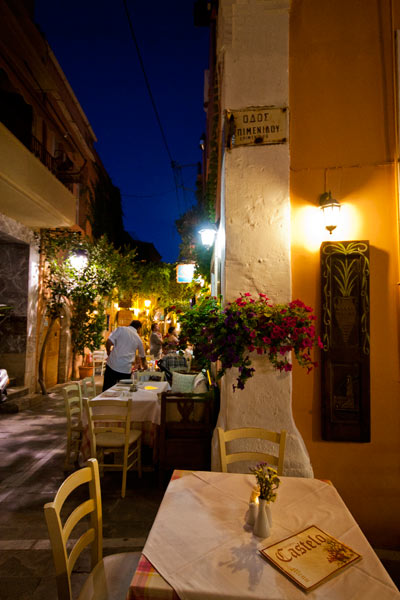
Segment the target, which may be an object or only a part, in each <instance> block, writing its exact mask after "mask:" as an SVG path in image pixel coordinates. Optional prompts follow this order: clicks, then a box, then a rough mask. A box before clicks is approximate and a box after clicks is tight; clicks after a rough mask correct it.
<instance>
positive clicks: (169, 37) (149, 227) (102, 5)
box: [35, 0, 209, 262]
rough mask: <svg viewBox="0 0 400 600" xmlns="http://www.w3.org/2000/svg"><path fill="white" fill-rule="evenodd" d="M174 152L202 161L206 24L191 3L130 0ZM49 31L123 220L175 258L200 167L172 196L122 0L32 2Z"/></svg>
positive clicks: (186, 174) (185, 172) (186, 171)
mask: <svg viewBox="0 0 400 600" xmlns="http://www.w3.org/2000/svg"><path fill="white" fill-rule="evenodd" d="M127 3H128V7H129V12H130V15H131V19H132V23H133V27H134V30H135V33H136V38H137V41H138V44H139V47H140V51H141V54H142V58H143V62H144V66H145V69H146V72H147V77H148V79H149V81H150V86H151V88H152V92H153V96H154V99H155V103H156V105H157V108H158V112H159V115H160V119H161V122H162V125H163V127H164V131H165V135H166V139H167V142H168V145H169V148H170V152H171V155H172V158H173V160H174V161H175V162H177V163H178V164H180V165H192V164H196V163H197V162H199V161H201V150H200V148H199V139H200V136H201V134H202V132H203V131H204V129H205V113H204V110H203V83H204V70H205V69H206V68H207V66H208V34H209V32H208V29H207V28H198V27H195V26H194V25H193V1H192V0H174V1H173V2H167V1H165V0H156V1H152V2H148V1H143V0H127ZM35 15H36V16H35V21H36V23H37V24H38V25H39V27H40V28H41V30H42V31H43V33H44V34H45V35H46V38H47V40H48V42H49V44H50V46H51V48H52V50H53V52H54V54H55V55H56V57H57V59H58V61H59V63H60V65H61V67H62V69H63V70H64V72H65V75H66V77H67V79H68V81H69V83H70V84H71V87H72V89H73V90H74V92H75V95H76V96H77V98H78V100H79V102H80V104H81V106H82V108H83V110H84V112H85V113H86V115H87V117H88V119H89V122H90V124H91V126H92V128H93V130H94V132H95V134H96V136H97V138H98V142H97V144H96V149H97V151H98V153H99V155H100V157H101V159H102V161H103V163H104V165H105V167H106V169H107V171H108V173H109V175H110V177H111V179H112V181H113V183H114V185H116V186H118V187H119V188H120V190H121V194H122V201H123V211H124V225H125V229H126V230H127V231H129V232H130V233H131V234H132V235H133V236H134V237H136V238H137V239H140V240H142V241H148V242H153V243H154V245H155V247H156V248H157V250H158V251H159V252H160V254H161V255H162V260H164V261H166V262H174V261H175V260H176V259H177V256H178V250H179V243H180V237H179V235H178V233H177V231H176V228H175V224H174V222H175V219H177V218H178V217H179V216H180V215H181V214H182V213H184V212H185V211H186V210H187V209H188V208H190V206H192V205H193V204H194V203H195V198H194V194H193V191H194V189H195V180H196V167H194V166H187V167H183V168H182V170H181V173H182V176H183V184H184V185H183V187H184V188H185V190H184V189H182V188H180V189H179V194H178V197H177V194H176V191H175V185H174V178H173V173H172V169H171V166H170V160H169V157H168V153H167V151H166V149H165V146H164V143H163V140H162V136H161V133H160V130H159V127H158V124H157V121H156V117H155V115H154V112H153V109H152V106H151V102H150V99H149V96H148V93H147V89H146V86H145V82H144V77H143V75H142V71H141V69H140V64H139V60H138V56H137V53H136V49H135V46H134V43H133V40H132V38H131V35H130V31H129V26H128V21H127V18H126V14H125V10H124V5H123V1H122V0H80V1H78V0H68V1H67V0H57V1H56V2H55V1H54V0H36V13H35Z"/></svg>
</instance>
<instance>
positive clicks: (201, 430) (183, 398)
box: [160, 392, 214, 472]
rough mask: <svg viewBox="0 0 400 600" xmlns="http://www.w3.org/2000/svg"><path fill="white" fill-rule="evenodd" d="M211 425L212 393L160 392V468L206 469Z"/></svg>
mask: <svg viewBox="0 0 400 600" xmlns="http://www.w3.org/2000/svg"><path fill="white" fill-rule="evenodd" d="M213 429H214V395H213V393H207V394H184V393H175V392H164V393H163V394H161V425H160V472H165V471H166V470H167V469H196V470H209V469H210V463H211V438H212V432H213Z"/></svg>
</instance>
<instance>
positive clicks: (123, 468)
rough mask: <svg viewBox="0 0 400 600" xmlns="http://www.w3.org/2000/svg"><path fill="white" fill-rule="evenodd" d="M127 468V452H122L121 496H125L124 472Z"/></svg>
mask: <svg viewBox="0 0 400 600" xmlns="http://www.w3.org/2000/svg"><path fill="white" fill-rule="evenodd" d="M127 470H128V452H124V458H123V467H122V487H121V498H125V492H126V473H127Z"/></svg>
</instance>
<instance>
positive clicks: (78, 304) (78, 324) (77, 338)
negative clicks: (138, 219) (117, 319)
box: [39, 229, 138, 380]
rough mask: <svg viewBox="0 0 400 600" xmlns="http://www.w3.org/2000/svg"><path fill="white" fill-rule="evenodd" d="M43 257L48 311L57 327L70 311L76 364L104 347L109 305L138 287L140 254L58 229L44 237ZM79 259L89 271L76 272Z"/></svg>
mask: <svg viewBox="0 0 400 600" xmlns="http://www.w3.org/2000/svg"><path fill="white" fill-rule="evenodd" d="M41 253H42V254H43V256H44V267H43V272H44V275H43V293H44V298H45V303H46V311H47V313H48V314H49V316H50V318H51V320H52V321H54V320H55V319H56V318H58V317H59V316H60V315H61V313H62V311H63V310H64V307H66V306H67V307H68V308H69V311H70V314H71V323H70V330H71V342H72V350H73V357H74V359H75V356H76V355H77V354H81V355H83V353H84V350H85V348H89V349H91V350H95V349H96V348H98V347H99V346H100V344H101V342H102V331H103V330H104V329H105V306H106V304H107V302H110V301H111V299H112V298H113V297H114V296H117V297H118V295H121V294H123V293H126V292H127V291H128V290H130V289H132V288H133V287H135V286H137V284H138V274H137V270H136V262H135V252H134V251H130V252H125V253H124V254H122V253H120V252H118V251H117V250H116V249H115V248H114V246H113V245H112V244H110V243H109V242H108V241H107V238H106V237H102V238H100V239H99V240H96V241H95V242H92V241H90V240H89V239H88V238H86V237H83V236H82V235H81V234H80V232H77V231H69V230H63V229H55V230H43V231H42V235H41ZM77 254H80V255H84V256H85V257H86V259H87V264H86V266H85V267H84V268H79V267H76V266H74V262H73V260H71V258H72V256H73V255H77ZM42 355H43V352H42ZM40 379H41V377H40V374H39V380H40Z"/></svg>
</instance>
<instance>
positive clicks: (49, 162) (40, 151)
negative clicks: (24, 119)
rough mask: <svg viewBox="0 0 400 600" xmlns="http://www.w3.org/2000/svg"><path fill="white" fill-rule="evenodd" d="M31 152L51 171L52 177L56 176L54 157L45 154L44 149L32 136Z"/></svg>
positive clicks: (47, 153)
mask: <svg viewBox="0 0 400 600" xmlns="http://www.w3.org/2000/svg"><path fill="white" fill-rule="evenodd" d="M31 151H32V152H33V154H34V155H35V156H37V158H38V159H39V160H40V161H41V162H42V163H43V164H44V165H45V166H46V167H47V168H48V169H49V171H51V172H52V173H53V174H54V175H56V174H57V167H56V162H55V160H54V157H53V156H52V155H51V154H50V153H49V152H47V150H46V148H45V147H44V146H43V144H42V143H41V142H39V140H38V139H37V138H35V136H34V135H33V136H32V138H31Z"/></svg>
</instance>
